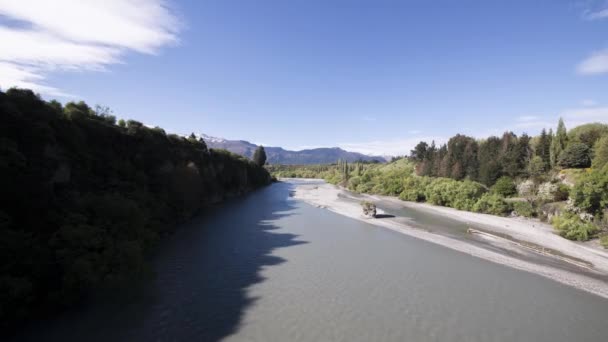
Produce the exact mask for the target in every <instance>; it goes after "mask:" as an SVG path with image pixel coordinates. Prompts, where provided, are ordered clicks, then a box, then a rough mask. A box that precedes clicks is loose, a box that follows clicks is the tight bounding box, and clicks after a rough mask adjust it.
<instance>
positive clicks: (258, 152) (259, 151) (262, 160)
mask: <svg viewBox="0 0 608 342" xmlns="http://www.w3.org/2000/svg"><path fill="white" fill-rule="evenodd" d="M253 161H254V162H255V163H256V164H258V165H259V166H264V164H266V151H265V150H264V146H258V148H256V149H255V152H254V153H253Z"/></svg>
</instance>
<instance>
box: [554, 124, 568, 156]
mask: <svg viewBox="0 0 608 342" xmlns="http://www.w3.org/2000/svg"><path fill="white" fill-rule="evenodd" d="M567 144H568V131H567V130H566V125H564V120H563V119H562V118H559V122H558V124H557V131H556V132H555V137H554V138H553V141H552V142H551V166H552V167H554V166H555V165H557V163H558V162H559V156H560V155H561V153H562V151H563V150H564V149H565V148H566V145H567Z"/></svg>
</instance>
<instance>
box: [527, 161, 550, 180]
mask: <svg viewBox="0 0 608 342" xmlns="http://www.w3.org/2000/svg"><path fill="white" fill-rule="evenodd" d="M546 167H547V164H545V161H543V159H542V158H541V157H540V156H534V157H532V159H530V163H529V164H528V175H529V176H530V177H532V178H533V179H535V180H536V181H538V180H540V179H541V178H542V176H543V175H544V174H545V169H546Z"/></svg>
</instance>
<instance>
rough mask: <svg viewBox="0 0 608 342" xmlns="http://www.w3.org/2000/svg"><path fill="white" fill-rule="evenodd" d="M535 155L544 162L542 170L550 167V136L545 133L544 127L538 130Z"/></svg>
mask: <svg viewBox="0 0 608 342" xmlns="http://www.w3.org/2000/svg"><path fill="white" fill-rule="evenodd" d="M536 155H537V156H539V157H540V158H541V160H542V162H543V164H544V166H543V170H548V169H549V168H550V167H551V136H550V135H548V134H547V130H545V129H544V128H543V130H542V131H541V132H540V137H539V140H538V145H537V146H536ZM537 165H538V162H537Z"/></svg>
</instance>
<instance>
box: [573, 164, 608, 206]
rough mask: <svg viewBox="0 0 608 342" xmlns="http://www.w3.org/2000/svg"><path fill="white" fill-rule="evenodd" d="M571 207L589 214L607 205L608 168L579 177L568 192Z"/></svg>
mask: <svg viewBox="0 0 608 342" xmlns="http://www.w3.org/2000/svg"><path fill="white" fill-rule="evenodd" d="M570 197H571V198H572V202H573V205H574V206H575V207H577V208H580V209H582V210H585V211H587V212H588V213H591V214H600V215H601V213H602V208H606V206H607V205H608V166H605V167H604V168H602V169H601V170H593V171H591V172H590V173H587V174H584V175H583V176H581V177H580V178H579V179H578V181H577V182H576V184H575V185H574V187H572V190H571V191H570Z"/></svg>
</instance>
